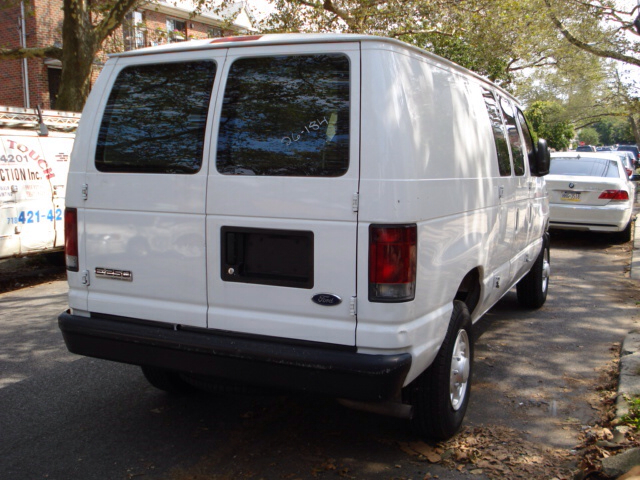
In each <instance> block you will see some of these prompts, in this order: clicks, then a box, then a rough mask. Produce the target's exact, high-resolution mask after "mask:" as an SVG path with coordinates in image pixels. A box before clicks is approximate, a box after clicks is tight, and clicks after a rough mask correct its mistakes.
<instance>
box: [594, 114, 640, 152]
mask: <svg viewBox="0 0 640 480" xmlns="http://www.w3.org/2000/svg"><path fill="white" fill-rule="evenodd" d="M592 127H593V128H594V129H595V130H596V131H597V132H598V136H599V138H600V143H602V144H603V145H615V144H618V143H634V142H635V138H634V136H633V132H632V130H631V125H630V123H629V120H628V119H627V118H624V117H613V118H607V119H604V120H600V121H599V122H596V123H594V124H593V125H592Z"/></svg>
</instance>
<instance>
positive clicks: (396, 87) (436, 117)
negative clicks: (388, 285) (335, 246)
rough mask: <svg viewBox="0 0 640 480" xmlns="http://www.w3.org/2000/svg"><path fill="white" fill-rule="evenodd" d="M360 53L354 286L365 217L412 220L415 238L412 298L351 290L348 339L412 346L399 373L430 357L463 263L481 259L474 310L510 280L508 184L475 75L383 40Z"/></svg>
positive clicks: (362, 267) (416, 369) (362, 268)
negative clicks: (353, 333) (398, 300)
mask: <svg viewBox="0 0 640 480" xmlns="http://www.w3.org/2000/svg"><path fill="white" fill-rule="evenodd" d="M362 58H363V60H362V64H363V74H362V78H363V87H362V95H363V97H364V98H375V99H377V100H376V101H375V102H364V103H363V107H362V108H363V113H362V119H363V127H362V137H363V141H362V145H363V147H362V172H361V182H360V193H361V210H360V217H359V220H360V227H359V230H360V234H359V248H358V255H359V261H358V268H359V272H358V277H359V278H360V279H362V281H360V282H359V283H358V289H359V291H358V298H359V299H366V298H367V297H366V288H367V285H366V280H365V279H366V278H367V258H366V255H367V241H366V239H367V236H366V227H367V225H368V224H369V223H391V224H393V223H397V224H403V223H413V222H417V224H418V231H419V244H418V274H417V285H416V298H415V300H414V301H413V302H410V303H408V304H389V305H381V304H372V303H369V302H367V301H360V302H359V304H358V332H357V345H358V348H359V351H362V352H369V351H375V350H376V349H378V348H384V347H386V348H389V349H390V351H402V350H403V349H404V350H406V349H408V350H409V351H411V354H412V357H413V359H414V361H413V363H412V367H411V371H410V373H409V375H408V377H407V379H406V382H405V383H408V382H410V381H411V380H412V379H413V378H415V377H416V376H417V375H418V374H419V373H420V372H421V371H423V370H424V368H426V367H427V366H428V365H429V364H430V363H431V361H432V360H433V358H435V355H436V354H437V351H438V349H439V347H440V344H441V343H442V340H443V338H444V336H445V334H446V329H447V326H448V323H449V318H450V316H451V308H452V302H453V298H454V296H455V293H456V291H457V288H458V286H459V285H460V283H461V282H462V279H463V278H464V276H465V275H466V274H467V273H468V272H469V271H471V270H472V269H474V268H477V267H481V268H480V275H481V281H482V282H483V288H482V293H481V299H480V303H479V304H478V307H477V309H476V310H477V311H480V310H482V311H484V309H485V307H484V306H485V305H488V304H493V302H495V301H496V300H497V299H498V298H500V297H501V296H502V295H503V294H504V293H505V292H506V291H507V290H508V288H509V287H510V286H511V283H510V281H511V280H512V279H511V277H510V274H511V267H510V260H511V258H512V255H513V248H514V246H513V244H514V235H515V210H514V209H512V208H510V207H509V205H510V204H511V203H513V202H514V201H515V189H514V188H513V186H510V179H507V178H504V177H500V175H499V173H498V168H497V165H498V163H497V158H496V148H495V144H494V142H493V136H492V133H491V126H490V124H489V119H488V115H487V110H486V107H485V105H484V102H483V100H482V94H481V92H480V87H479V85H478V81H477V80H476V79H469V78H466V77H464V76H462V75H460V74H459V73H458V72H456V71H454V70H452V69H450V68H448V67H447V66H446V65H439V64H437V63H435V62H434V61H433V60H431V59H427V58H425V57H422V56H420V55H414V54H412V53H410V52H407V51H405V50H402V49H396V48H395V47H394V46H391V45H388V44H375V43H365V44H363V53H362ZM381 118H384V119H385V122H380V121H379V119H381ZM501 194H502V196H501ZM496 278H500V279H501V281H500V282H498V284H497V285H498V286H496ZM475 318H477V317H475V316H474V319H475ZM394 349H395V350H394Z"/></svg>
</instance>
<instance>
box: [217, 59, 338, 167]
mask: <svg viewBox="0 0 640 480" xmlns="http://www.w3.org/2000/svg"><path fill="white" fill-rule="evenodd" d="M349 94H350V82H349V59H348V58H347V57H346V56H345V55H342V54H319V55H291V56H275V57H256V58H242V59H238V60H236V61H235V62H234V63H233V64H232V65H231V68H230V71H229V76H228V79H227V86H226V89H225V93H224V102H223V106H222V114H221V119H220V130H219V135H218V149H217V161H216V164H217V168H218V171H219V172H220V173H223V174H225V175H272V176H298V177H337V176H341V175H344V174H345V173H346V171H347V169H348V167H349V106H350V103H349Z"/></svg>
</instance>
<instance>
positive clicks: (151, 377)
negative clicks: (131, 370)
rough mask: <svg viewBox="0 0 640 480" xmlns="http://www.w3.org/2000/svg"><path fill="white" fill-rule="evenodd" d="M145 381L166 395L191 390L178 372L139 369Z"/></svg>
mask: <svg viewBox="0 0 640 480" xmlns="http://www.w3.org/2000/svg"><path fill="white" fill-rule="evenodd" d="M140 368H142V374H143V375H144V378H146V379H147V381H148V382H149V383H150V384H151V385H153V386H154V387H156V388H157V389H159V390H164V391H165V392H168V393H186V392H188V391H190V390H192V387H191V385H189V384H188V383H187V382H185V381H184V380H183V379H182V377H181V376H180V374H179V373H178V372H174V371H172V370H166V369H164V368H158V367H146V366H143V367H140Z"/></svg>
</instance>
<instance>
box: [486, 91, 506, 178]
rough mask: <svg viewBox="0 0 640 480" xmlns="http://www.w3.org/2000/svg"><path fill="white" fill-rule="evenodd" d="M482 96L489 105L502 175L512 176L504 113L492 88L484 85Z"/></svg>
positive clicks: (488, 110) (487, 105) (488, 109)
mask: <svg viewBox="0 0 640 480" xmlns="http://www.w3.org/2000/svg"><path fill="white" fill-rule="evenodd" d="M482 96H483V97H484V104H485V105H486V107H487V112H488V113H489V120H490V121H491V127H492V129H493V139H494V140H495V142H496V151H497V152H498V168H499V170H500V176H501V177H510V176H511V160H510V159H509V147H508V146H507V139H506V137H505V135H504V127H503V125H502V114H501V113H500V109H499V108H498V104H497V103H496V99H495V97H494V96H493V93H491V90H489V89H487V88H484V87H482Z"/></svg>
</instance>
